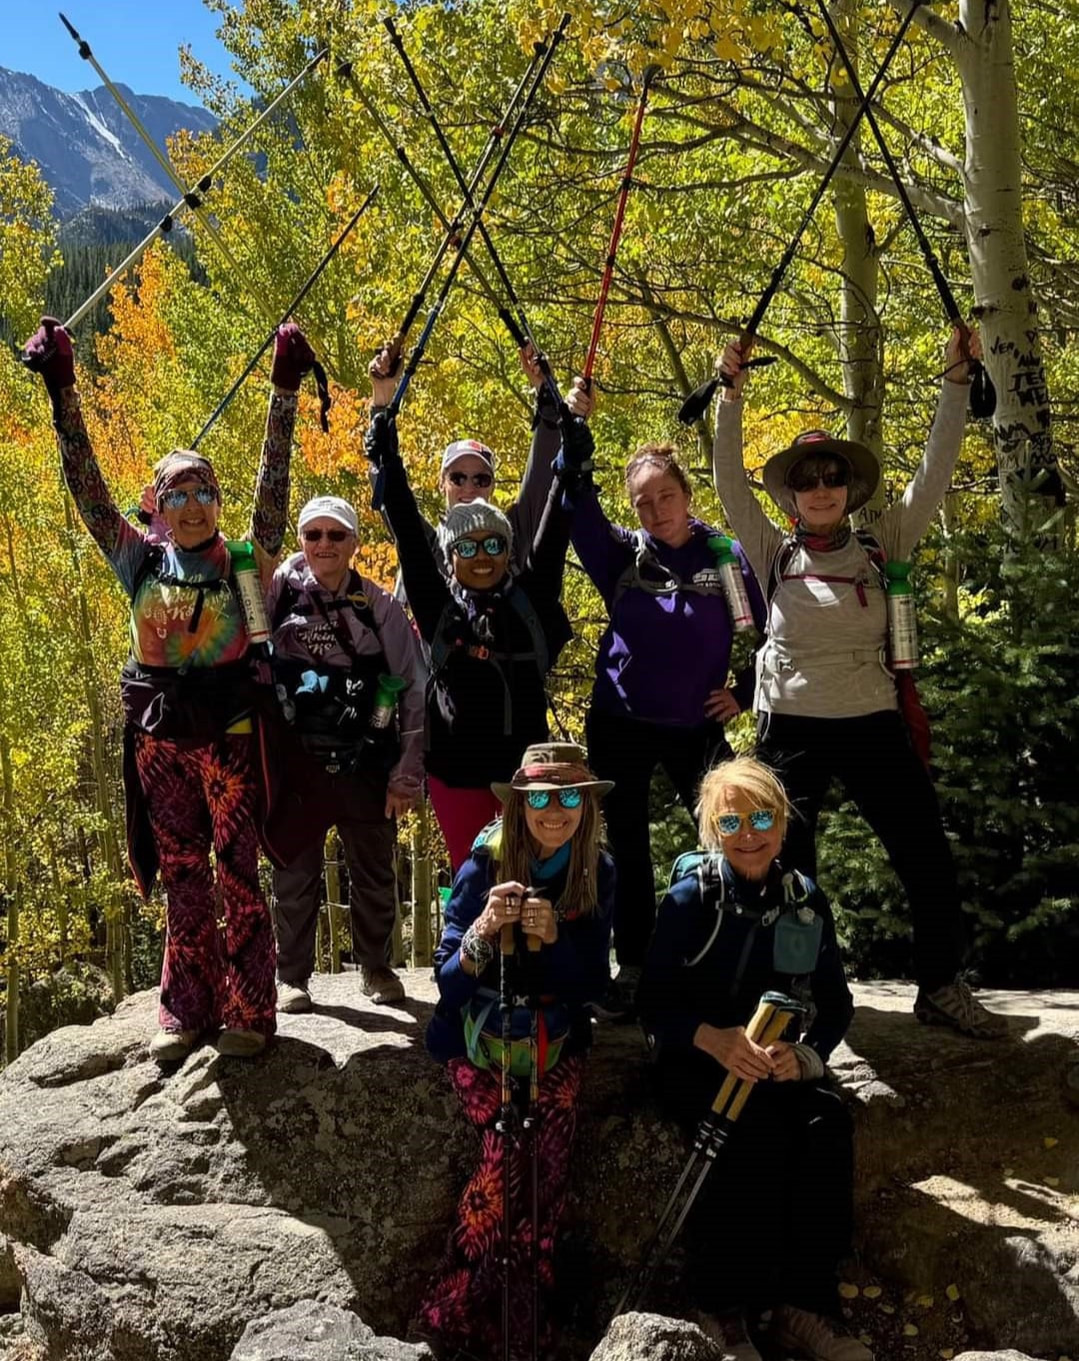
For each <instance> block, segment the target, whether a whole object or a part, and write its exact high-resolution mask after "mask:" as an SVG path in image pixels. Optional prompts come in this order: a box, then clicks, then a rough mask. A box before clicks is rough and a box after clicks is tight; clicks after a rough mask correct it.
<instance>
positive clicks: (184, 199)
mask: <svg viewBox="0 0 1079 1361" xmlns="http://www.w3.org/2000/svg"><path fill="white" fill-rule="evenodd" d="M325 55H326V49H325V48H323V49H322V51H321V52H319V53H318V54H317V55H316V56H314V57H312V58H311V60H310V61H309V62H308V63H307V65H306V66H305V67H304V68H303V70H302V71H301V72H300V74H299V75H298V76H296V77H295V78H294V79H293V80H292V81H290V82H289V84H288V85H286V86H285V88H284V89H283V90H282V91H281V93H280V94H279V95H278V96H277V98H276V99H274V100H273V102H272V103H270V104H268V105H267V106H266V108H265V109H263V111H262V112H261V113H260V114H259V116H258V117H257V118H256V119H255V121H254V122H253V123H251V125H250V126H249V127H248V128H246V129H245V130H244V131H243V132H242V133H241V134H240V135H239V137H237V138H236V140H235V141H234V142H233V143H232V145H231V146H229V147H227V148H226V149H225V151H224V152H223V153H222V154H221V156H219V157H218V159H217V161H216V162H215V163H214V165H213V166H212V167H211V168H210V169H209V170H208V171H207V172H206V174H205V175H203V176H202V178H201V179H200V180H199V181H198V182H197V183H196V185H195V187H194V189H191V190H188V191H187V192H185V193H184V194H182V195H181V197H180V198H179V199H177V201H176V202H175V203H174V204H173V205H172V207H171V208H170V209H169V211H168V212H167V213H166V214H165V216H164V217H163V218H162V219H161V221H160V222H159V223H158V224H157V226H156V227H154V228H153V229H152V230H151V231H150V232H148V233H147V235H146V236H145V237H144V238H143V240H142V241H140V242H139V244H138V245H137V246H136V247H135V249H134V250H133V251H132V252H131V253H130V254H129V255H128V256H127V258H126V259H125V260H122V261H121V262H120V264H118V265H117V266H116V268H115V269H114V270H113V271H112V273H111V274H110V275H109V277H108V278H107V279H106V280H105V282H104V283H102V284H99V285H98V287H97V288H95V289H94V291H93V292H92V293H91V294H90V296H89V297H88V298H87V299H86V301H85V302H84V303H81V304H80V306H78V307H77V308H76V309H75V311H74V312H72V314H71V316H70V317H68V319H67V321H65V322H64V330H65V331H70V330H71V328H72V327H73V326H77V325H78V323H79V322H80V321H81V320H82V319H83V317H84V316H85V315H86V314H87V312H89V311H90V309H91V308H92V307H94V306H95V305H96V304H97V303H98V302H100V300H101V299H102V298H103V297H105V295H106V294H107V293H108V292H109V291H110V289H111V288H112V286H113V284H114V283H115V282H116V280H117V279H119V278H120V277H121V276H122V275H123V274H126V273H127V271H128V270H129V269H130V268H131V266H132V265H135V264H137V263H138V262H139V260H141V259H142V257H143V256H144V255H145V254H146V252H147V251H148V250H149V248H150V247H151V246H152V245H153V243H154V241H155V240H156V239H157V237H158V236H167V235H168V233H169V232H170V231H172V228H173V222H174V219H175V217H176V215H177V214H178V213H180V212H181V211H182V210H183V209H184V208H192V209H194V208H196V207H199V206H200V205H201V203H202V196H203V195H204V194H205V193H206V192H207V191H208V190H209V189H210V187H211V186H212V184H213V181H214V177H215V176H216V175H218V174H219V173H220V172H221V171H222V170H223V169H224V168H225V166H226V164H227V163H228V162H229V161H230V160H232V158H233V156H235V155H236V153H237V151H239V149H240V148H241V147H242V146H243V145H244V144H245V143H246V142H247V141H249V140H250V138H251V136H252V134H253V133H254V131H255V129H256V128H258V127H259V126H260V125H261V124H262V123H264V122H265V121H266V119H267V118H269V117H270V115H271V114H272V113H273V112H274V110H275V109H276V108H277V107H278V105H279V104H280V103H281V101H282V100H283V99H286V98H287V97H288V96H289V95H290V94H291V93H292V91H293V90H294V89H295V88H296V86H297V85H299V83H300V81H301V80H303V79H304V77H305V76H306V75H307V74H308V72H310V71H313V70H314V68H315V67H316V66H317V65H318V63H319V62H320V61H321V60H322V59H323V57H325Z"/></svg>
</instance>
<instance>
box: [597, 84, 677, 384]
mask: <svg viewBox="0 0 1079 1361" xmlns="http://www.w3.org/2000/svg"><path fill="white" fill-rule="evenodd" d="M659 70H660V68H659V67H658V66H646V67H645V69H644V74H643V76H642V77H641V97H640V99H639V100H638V101H637V115H636V117H635V119H634V121H633V135H632V137H631V138H630V142H629V156H628V157H627V159H626V168H625V170H624V171H623V173H622V185H621V188H620V189H619V192H618V206H617V208H616V209H615V213H614V226H613V227H612V228H611V239H610V242H609V243H608V245H607V258H606V261H605V262H604V266H603V278H602V279H601V280H600V285H599V297H598V298H597V300H596V310H595V312H594V313H593V314H592V336H591V338H590V340H589V342H588V355H587V357H586V359H585V361H584V369H583V370H582V373H581V376H582V377H583V378H584V385H585V390H586V391H587V390H589V389H590V388H591V386H592V370H593V369H594V368H595V366H596V351H597V350H598V349H599V335H600V331H601V330H602V329H603V314H604V313H605V312H606V310H607V294H608V293H609V292H610V288H611V280H612V279H613V278H614V262H615V260H616V259H617V258H618V245H619V242H620V241H621V239H622V224H623V222H624V221H625V216H626V203H627V201H628V199H629V191H630V188H631V186H632V184H633V167H634V166H635V165H636V164H637V150H638V148H639V147H640V144H641V128H642V127H643V125H644V111H645V108H646V106H647V104H648V94H649V91H650V89H651V87H652V82H653V81H654V80H655V78H656V76H657V75H658V74H659Z"/></svg>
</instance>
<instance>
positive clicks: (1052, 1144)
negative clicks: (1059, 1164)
mask: <svg viewBox="0 0 1079 1361" xmlns="http://www.w3.org/2000/svg"><path fill="white" fill-rule="evenodd" d="M1042 1143H1043V1144H1044V1145H1045V1147H1046V1148H1056V1146H1057V1144H1059V1143H1060V1140H1059V1139H1054V1138H1053V1136H1052V1135H1051V1134H1047V1135H1046V1136H1045V1138H1044V1139H1043V1140H1042Z"/></svg>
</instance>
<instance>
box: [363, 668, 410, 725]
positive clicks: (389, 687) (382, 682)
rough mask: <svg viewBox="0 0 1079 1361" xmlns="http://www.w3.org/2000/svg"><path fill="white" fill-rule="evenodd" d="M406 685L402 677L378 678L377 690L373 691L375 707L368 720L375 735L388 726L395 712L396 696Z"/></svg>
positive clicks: (384, 676)
mask: <svg viewBox="0 0 1079 1361" xmlns="http://www.w3.org/2000/svg"><path fill="white" fill-rule="evenodd" d="M406 684H407V682H406V681H405V678H404V677H403V676H387V675H385V674H383V675H381V676H379V678H378V689H377V690H376V691H375V706H374V708H373V709H372V710H371V717H370V718H369V719H368V725H369V726H370V727H371V728H372V729H373V730H374V731H375V732H376V733H381V732H384V731H385V729H386V728H388V727H389V726H390V723H391V722H392V721H393V716H394V714H395V713H396V711H397V696H398V695H399V694H400V693H401V691H402V690H403V689H404V688H405V685H406Z"/></svg>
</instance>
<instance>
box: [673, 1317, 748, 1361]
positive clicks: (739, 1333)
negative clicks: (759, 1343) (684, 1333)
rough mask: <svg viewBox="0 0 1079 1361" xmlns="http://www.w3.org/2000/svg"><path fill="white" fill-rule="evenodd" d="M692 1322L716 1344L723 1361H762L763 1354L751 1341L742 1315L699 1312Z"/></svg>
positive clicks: (691, 1318) (692, 1318)
mask: <svg viewBox="0 0 1079 1361" xmlns="http://www.w3.org/2000/svg"><path fill="white" fill-rule="evenodd" d="M690 1322H691V1323H695V1324H696V1325H697V1327H698V1328H699V1329H700V1330H701V1332H702V1333H703V1334H704V1335H705V1337H707V1338H709V1339H710V1340H711V1341H712V1342H715V1343H716V1345H717V1346H718V1347H719V1349H720V1351H721V1352H722V1353H723V1361H761V1354H760V1352H759V1351H758V1350H757V1349H756V1347H755V1346H754V1345H753V1343H752V1342H751V1341H750V1337H749V1333H748V1332H747V1330H746V1321H745V1319H744V1318H743V1317H742V1315H741V1314H706V1313H705V1312H704V1311H703V1310H698V1311H697V1312H696V1313H695V1314H693V1315H691V1317H690Z"/></svg>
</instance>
